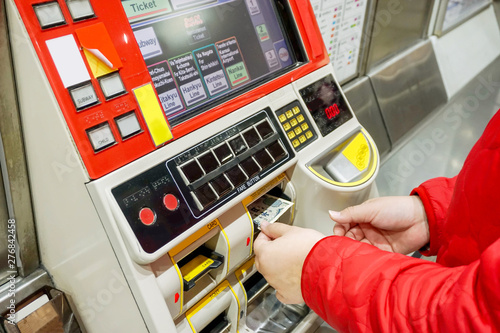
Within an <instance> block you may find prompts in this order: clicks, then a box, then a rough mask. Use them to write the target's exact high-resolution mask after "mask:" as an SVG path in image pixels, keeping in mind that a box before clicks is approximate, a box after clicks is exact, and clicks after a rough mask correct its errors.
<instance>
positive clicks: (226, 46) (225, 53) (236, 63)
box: [215, 37, 250, 87]
mask: <svg viewBox="0 0 500 333" xmlns="http://www.w3.org/2000/svg"><path fill="white" fill-rule="evenodd" d="M215 45H216V46H217V51H218V52H219V56H220V58H221V60H222V63H223V64H224V67H225V68H226V73H227V76H228V77H229V81H231V85H232V86H233V87H234V86H237V85H239V84H241V83H243V82H245V81H248V80H249V79H250V76H249V75H248V72H247V68H246V65H245V62H244V60H243V56H242V54H241V52H240V47H239V46H238V42H237V41H236V37H231V38H229V39H226V40H224V41H221V42H218V43H216V44H215Z"/></svg>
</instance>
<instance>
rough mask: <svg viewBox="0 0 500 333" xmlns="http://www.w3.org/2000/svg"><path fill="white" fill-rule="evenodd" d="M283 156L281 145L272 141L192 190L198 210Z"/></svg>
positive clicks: (284, 154)
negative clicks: (198, 205)
mask: <svg viewBox="0 0 500 333" xmlns="http://www.w3.org/2000/svg"><path fill="white" fill-rule="evenodd" d="M285 156H286V151H285V150H284V149H283V147H282V146H281V144H280V143H279V142H278V141H274V142H272V143H271V144H270V145H268V146H266V147H265V148H264V149H261V150H259V151H257V152H256V153H255V154H253V155H252V156H250V157H248V158H246V159H245V160H243V161H241V162H240V163H239V164H237V165H235V166H233V167H232V168H230V169H229V170H227V171H226V172H224V173H222V174H220V175H218V176H217V177H215V178H213V179H212V180H210V181H209V182H207V183H204V184H203V185H201V186H200V187H198V188H197V189H196V190H194V191H193V192H192V195H193V197H194V198H195V199H196V200H197V201H198V203H199V204H200V206H201V207H199V208H201V209H204V208H206V207H208V206H210V205H211V204H213V203H214V202H215V201H216V200H217V199H218V198H220V197H222V196H224V195H225V194H227V193H229V192H230V191H231V190H232V189H234V188H236V187H238V186H240V185H241V184H243V183H244V182H245V181H247V180H248V179H250V178H252V177H253V176H255V175H257V174H258V173H259V172H260V171H261V170H264V169H265V168H267V167H268V166H270V165H271V164H273V163H274V162H277V161H279V160H281V159H282V158H284V157H285Z"/></svg>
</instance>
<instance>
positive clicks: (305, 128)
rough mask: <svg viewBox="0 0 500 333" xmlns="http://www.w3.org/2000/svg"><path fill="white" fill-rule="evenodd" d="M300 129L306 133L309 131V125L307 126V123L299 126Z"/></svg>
mask: <svg viewBox="0 0 500 333" xmlns="http://www.w3.org/2000/svg"><path fill="white" fill-rule="evenodd" d="M300 128H302V130H303V131H307V130H308V129H309V125H307V123H303V124H302V125H300Z"/></svg>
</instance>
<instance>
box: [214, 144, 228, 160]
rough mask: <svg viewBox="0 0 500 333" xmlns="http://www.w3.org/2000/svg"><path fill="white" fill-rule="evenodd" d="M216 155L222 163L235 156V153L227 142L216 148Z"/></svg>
mask: <svg viewBox="0 0 500 333" xmlns="http://www.w3.org/2000/svg"><path fill="white" fill-rule="evenodd" d="M214 153H215V156H217V158H218V159H219V162H220V164H225V163H227V162H229V161H230V160H231V159H232V158H233V153H231V149H229V147H228V145H227V144H225V143H224V144H223V145H221V146H219V147H217V148H215V149H214Z"/></svg>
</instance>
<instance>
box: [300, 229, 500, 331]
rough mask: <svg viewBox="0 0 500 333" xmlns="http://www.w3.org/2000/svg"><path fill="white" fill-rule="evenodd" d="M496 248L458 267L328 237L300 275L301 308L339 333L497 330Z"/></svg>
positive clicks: (499, 280) (499, 263) (499, 257)
mask: <svg viewBox="0 0 500 333" xmlns="http://www.w3.org/2000/svg"><path fill="white" fill-rule="evenodd" d="M498 290H500V240H497V241H496V242H495V243H493V244H492V245H490V247H489V248H488V249H487V250H486V251H484V252H483V253H482V255H481V257H480V259H479V260H477V261H475V262H473V263H471V264H469V265H467V266H459V267H453V268H450V267H443V266H441V265H438V264H436V263H433V262H429V261H425V260H421V259H415V258H411V257H407V256H404V255H401V254H395V253H390V252H385V251H381V250H379V249H377V248H375V247H374V246H371V245H369V244H365V243H360V242H356V241H353V240H351V239H348V238H346V237H338V236H330V237H326V238H324V239H322V240H321V241H319V242H318V243H317V244H316V245H315V246H314V248H313V249H312V250H311V252H310V253H309V255H308V257H307V258H306V261H305V263H304V266H303V271H302V295H303V297H304V300H305V302H306V304H307V305H308V306H309V307H310V308H311V309H312V310H313V311H315V312H316V313H317V314H318V315H319V316H321V317H322V318H323V319H324V320H325V321H326V322H328V323H329V324H330V325H331V326H332V327H334V328H335V329H337V330H339V331H340V332H382V331H383V332H412V331H413V332H492V331H499V330H500V300H499V299H498Z"/></svg>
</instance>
